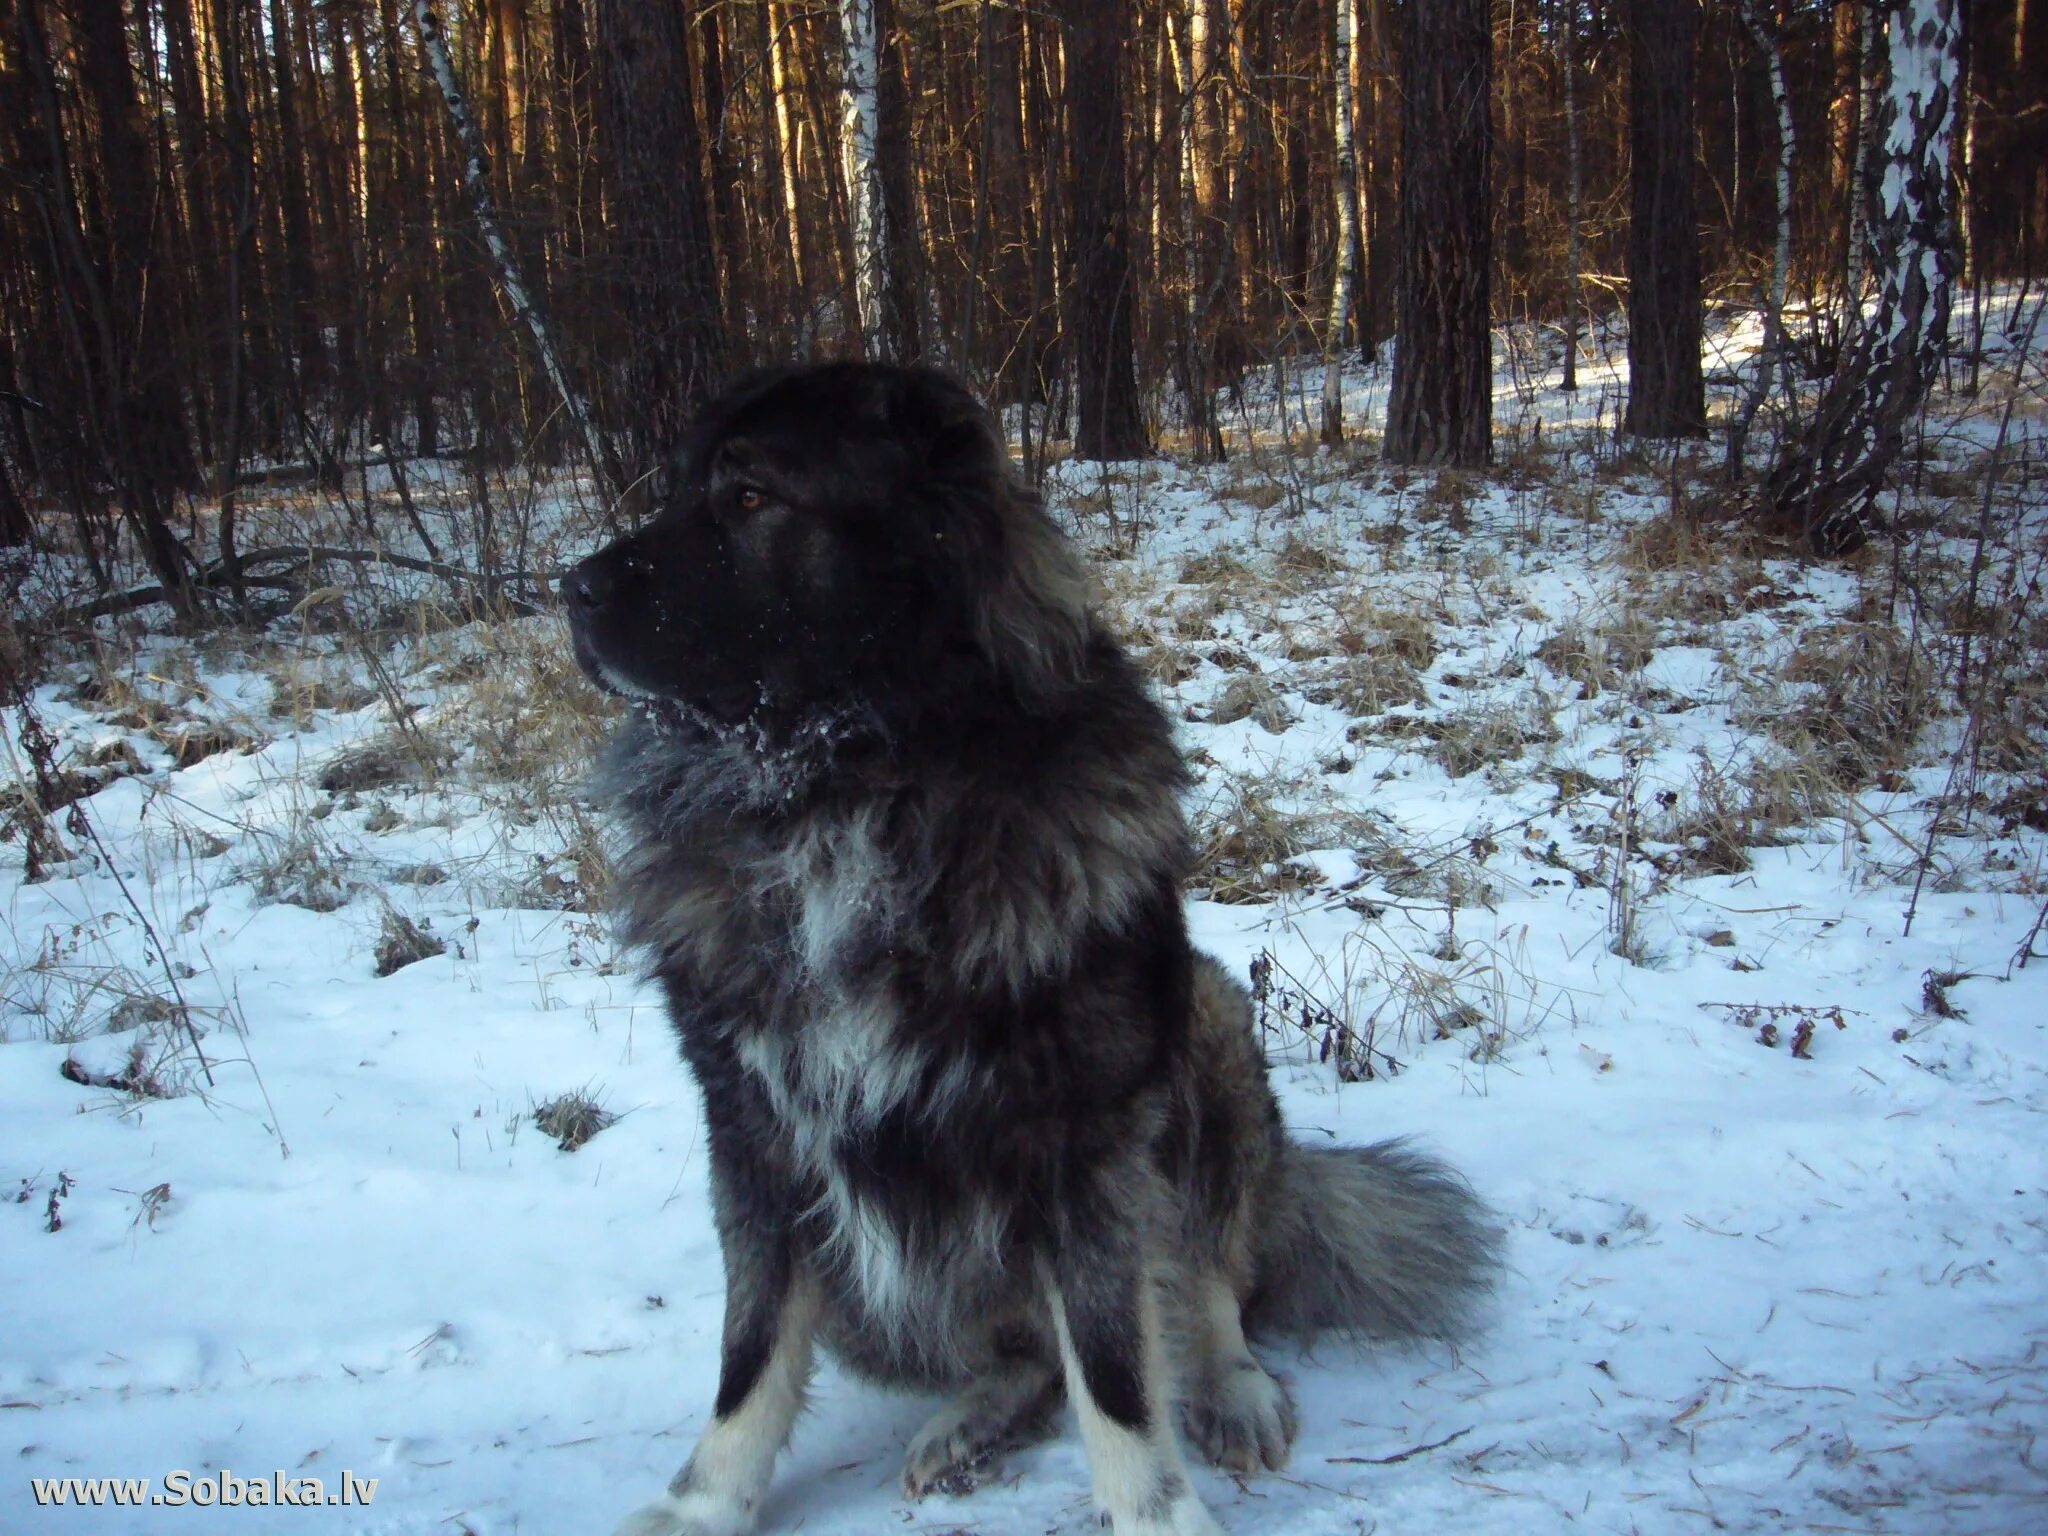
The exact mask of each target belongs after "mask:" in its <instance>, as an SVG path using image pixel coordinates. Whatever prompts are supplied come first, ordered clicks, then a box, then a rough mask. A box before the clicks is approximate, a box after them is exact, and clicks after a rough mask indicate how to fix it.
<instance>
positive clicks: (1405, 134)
mask: <svg viewBox="0 0 2048 1536" xmlns="http://www.w3.org/2000/svg"><path fill="white" fill-rule="evenodd" d="M1487 9H1488V8H1487V5H1486V3H1485V0H1433V3H1431V4H1427V5H1418V6H1414V7H1412V8H1411V9H1410V11H1409V14H1408V35H1407V38H1406V43H1405V46H1404V48H1403V49H1402V54H1401V88H1402V90H1401V94H1402V102H1401V234H1400V240H1401V270H1400V276H1399V279H1398V281H1399V293H1398V295H1397V297H1396V301H1395V308H1396V314H1395V336H1396V340H1395V349H1394V380H1393V385H1392V388H1391V391H1390V394H1389V399H1388V402H1387V438H1386V456H1387V458H1388V459H1390V460H1392V461H1393V462H1395V463H1397V464H1445V465H1450V464H1457V465H1475V464H1484V463H1486V462H1487V460H1488V458H1489V457H1491V455H1492V451H1493V334H1492V330H1491V324H1492V311H1491V308H1490V291H1491V290H1490V287H1489V282H1488V262H1489V255H1490V249H1489V244H1488V236H1489V222H1490V221H1489V217H1488V214H1489V207H1490V198H1489V189H1490V168H1489V162H1490V160H1491V158H1492V148H1493V145H1492V140H1493V128H1492V116H1491V108H1492V89H1491V81H1490V78H1489V77H1490V70H1491V68H1492V62H1493V33H1492V29H1491V27H1490V26H1489V24H1488V17H1487Z"/></svg>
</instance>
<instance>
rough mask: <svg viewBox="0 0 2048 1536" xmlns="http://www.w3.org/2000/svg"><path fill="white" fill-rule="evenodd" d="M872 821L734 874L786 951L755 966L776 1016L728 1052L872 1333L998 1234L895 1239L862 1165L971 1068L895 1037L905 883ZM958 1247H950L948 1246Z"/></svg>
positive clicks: (814, 835) (779, 850)
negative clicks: (764, 1108)
mask: <svg viewBox="0 0 2048 1536" xmlns="http://www.w3.org/2000/svg"><path fill="white" fill-rule="evenodd" d="M878 820H879V818H878V817H877V816H875V815H873V814H861V813H856V814H853V815H848V816H845V817H841V818H835V819H832V820H829V821H822V822H818V823H813V824H811V825H808V826H806V827H804V828H803V829H802V830H801V831H800V832H798V833H796V834H795V835H792V836H789V837H788V838H786V839H785V840H783V841H781V842H780V843H778V844H776V845H774V846H773V847H772V849H771V851H770V852H769V853H768V854H767V856H765V857H763V858H762V859H760V860H759V861H758V862H756V863H754V864H753V865H751V866H750V867H749V868H748V869H747V870H745V871H744V872H742V874H741V880H740V885H741V888H742V889H743V890H745V891H747V893H748V895H749V897H750V899H751V900H752V901H753V902H755V903H757V904H758V907H757V910H762V911H765V912H766V913H767V914H768V915H769V925H768V926H769V931H770V932H771V933H775V934H776V935H777V937H778V938H779V939H780V940H781V943H782V944H783V945H784V946H786V949H785V951H784V954H785V956H786V960H785V961H784V962H783V963H779V964H778V963H774V962H771V963H770V965H769V966H768V969H769V970H770V971H771V972H773V973H774V974H775V975H776V977H777V979H778V981H779V983H780V986H781V990H782V993H783V995H782V997H781V999H780V1003H781V1006H779V1007H777V1008H775V1009H773V1010H769V1011H767V1012H765V1013H764V1015H763V1018H762V1019H761V1020H760V1021H759V1022H758V1023H755V1024H753V1025H751V1026H748V1025H745V1024H743V1025H742V1026H741V1027H740V1029H739V1031H738V1033H737V1035H736V1037H735V1041H734V1043H735V1047H736V1050H737V1052H738V1055H739V1058H740V1061H741V1062H742V1064H743V1065H744V1066H745V1067H746V1069H747V1070H748V1071H749V1072H751V1073H752V1074H753V1075H754V1077H755V1078H756V1079H757V1080H758V1081H759V1083H760V1085H761V1087H762V1089H763V1090H764V1092H765V1094H766V1096H767V1099H768V1102H769V1104H770V1105H771V1106H772V1108H773V1110H774V1112H775V1117H776V1119H777V1121H778V1122H779V1124H780V1126H781V1128H782V1129H783V1131H784V1133H785V1134H786V1136H787V1138H788V1146H789V1149H790V1151H791V1153H792V1155H793V1157H794V1160H795V1162H796V1164H797V1167H798V1168H799V1170H800V1171H801V1172H802V1174H804V1175H805V1176H806V1182H807V1183H808V1184H810V1185H811V1187H812V1188H814V1189H815V1190H816V1191H817V1204H816V1206H815V1207H814V1209H813V1212H812V1214H813V1215H814V1216H815V1217H817V1218H820V1219H822V1221H823V1223H824V1225H825V1227H826V1229H827V1231H828V1232H829V1234H830V1238H829V1243H828V1250H829V1251H828V1253H827V1254H826V1255H825V1256H826V1257H827V1258H829V1259H830V1260H832V1261H833V1262H834V1263H835V1264H836V1265H837V1267H839V1268H840V1269H841V1271H842V1272H843V1275H844V1278H845V1279H846V1280H847V1281H848V1282H849V1283H850V1284H851V1285H852V1287H853V1288H854V1289H855V1290H856V1291H857V1292H858V1293H859V1295H860V1296H861V1298H862V1299H863V1301H864V1302H865V1304H866V1309H867V1310H868V1312H869V1313H870V1315H871V1316H872V1317H873V1318H874V1319H875V1320H877V1321H879V1322H882V1323H883V1324H884V1326H888V1325H889V1324H890V1323H891V1322H892V1321H893V1322H900V1323H901V1324H903V1325H905V1326H908V1325H909V1324H910V1323H911V1322H912V1321H913V1319H914V1317H915V1315H916V1314H917V1313H918V1312H919V1311H921V1310H923V1309H924V1308H926V1307H928V1306H929V1305H931V1304H933V1302H934V1300H935V1298H936V1297H937V1296H938V1295H940V1294H943V1293H944V1292H946V1291H950V1290H953V1289H955V1288H956V1287H953V1286H951V1285H943V1284H941V1281H942V1279H943V1278H944V1277H945V1276H946V1275H947V1274H948V1273H949V1272H950V1271H951V1270H952V1269H953V1268H954V1267H955V1266H957V1265H958V1264H960V1263H961V1262H963V1261H966V1260H969V1259H971V1258H974V1257H976V1256H977V1254H976V1252H975V1250H979V1252H978V1257H979V1258H980V1260H981V1261H982V1262H987V1261H989V1260H991V1259H992V1258H993V1256H994V1255H993V1247H994V1245H995V1243H996V1241H997V1234H996V1228H997V1225H998V1223H997V1222H996V1221H995V1219H994V1218H993V1217H991V1216H989V1215H988V1214H987V1213H981V1212H972V1213H963V1214H967V1215H969V1216H970V1219H969V1220H968V1221H967V1222H966V1223H965V1224H964V1225H962V1226H959V1227H952V1228H950V1229H949V1230H948V1231H947V1233H946V1237H945V1247H944V1248H943V1249H940V1248H936V1247H934V1246H932V1245H933V1243H934V1240H935V1237H936V1234H931V1233H920V1232H918V1231H914V1230H912V1229H911V1227H910V1225H909V1224H908V1223H907V1222H906V1221H905V1220H904V1219H903V1217H902V1214H901V1212H900V1211H899V1209H898V1208H897V1207H896V1206H895V1205H893V1204H892V1202H891V1201H889V1200H888V1199H887V1198H886V1197H885V1196H884V1195H883V1194H882V1193H881V1192H879V1191H878V1189H877V1186H876V1180H875V1179H874V1177H873V1176H872V1170H871V1169H867V1168H864V1167H863V1166H862V1164H863V1161H864V1159H865V1156H866V1151H865V1149H867V1148H869V1147H870V1146H872V1145H873V1142H874V1138H875V1137H876V1134H877V1132H878V1131H879V1130H880V1129H881V1128H882V1127H883V1126H884V1124H885V1122H886V1123H887V1124H888V1125H889V1126H890V1127H891V1128H892V1129H893V1130H894V1131H895V1132H896V1133H899V1134H900V1132H901V1131H902V1129H903V1128H904V1127H905V1126H917V1127H924V1128H933V1127H938V1126H940V1125H942V1124H943V1123H944V1122H946V1121H947V1119H948V1117H949V1115H950V1114H951V1113H952V1112H954V1111H956V1110H957V1109H958V1108H959V1107H960V1105H961V1103H962V1101H963V1100H964V1099H965V1098H966V1097H967V1096H969V1094H970V1093H971V1092H972V1091H973V1090H974V1088H975V1087H976V1086H977V1071H976V1069H975V1067H974V1066H973V1065H972V1064H971V1063H970V1062H969V1061H968V1060H967V1059H966V1058H965V1057H964V1056H961V1055H950V1056H949V1055H946V1054H944V1053H943V1048H942V1046H941V1045H937V1044H934V1043H932V1041H931V1038H930V1033H929V1032H928V1031H921V1030H914V1029H911V1028H908V1027H906V1024H907V1021H906V1020H905V1018H904V1017H903V1011H902V1002H901V999H900V997H899V996H898V995H897V992H896V989H895V987H894V985H893V977H892V967H891V965H890V963H889V960H890V956H891V954H892V952H893V951H894V950H895V949H896V948H897V947H898V946H906V947H909V948H912V949H917V948H919V947H920V946H921V944H922V936H921V935H920V934H919V933H917V932H916V931H915V925H916V921H917V911H918V907H919V904H920V903H919V897H920V894H921V892H920V890H919V888H918V887H919V882H918V881H917V879H916V878H915V876H914V872H913V871H909V870H906V869H904V868H903V867H901V864H900V862H899V861H898V860H897V859H896V858H894V857H892V855H891V854H890V852H889V850H888V849H887V848H886V846H885V844H884V842H883V840H882V838H881V837H880V835H879V827H878ZM963 1235H970V1236H971V1238H972V1241H970V1242H969V1243H967V1244H965V1245H963V1244H962V1243H961V1237H962V1236H963Z"/></svg>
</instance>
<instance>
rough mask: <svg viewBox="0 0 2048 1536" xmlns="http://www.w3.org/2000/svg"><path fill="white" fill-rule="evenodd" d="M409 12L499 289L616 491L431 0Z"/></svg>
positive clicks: (418, 1)
mask: <svg viewBox="0 0 2048 1536" xmlns="http://www.w3.org/2000/svg"><path fill="white" fill-rule="evenodd" d="M412 14H413V20H414V22H415V23H416V24H417V25H418V27H419V32H420V48H421V50H422V51H423V52H424V53H425V55H426V63H427V70H428V73H430V74H431V75H432V76H433V78H434V84H435V86H436V87H438V88H439V90H440V92H441V100H442V101H443V102H444V103H446V105H447V108H448V123H449V126H450V127H451V128H452V129H453V130H454V132H455V142H456V145H457V147H458V148H459V149H460V150H461V152H462V153H461V160H462V181H463V186H464V188H465V189H466V190H467V191H468V193H469V206H470V211H471V213H472V214H474V215H475V218H476V222H477V229H478V231H479V233H481V234H482V235H483V237H484V245H485V247H486V248H487V249H488V250H489V251H490V253H491V262H492V265H493V266H494V267H495V268H496V272H497V280H498V288H499V291H500V292H502V293H503V294H504V296H505V302H506V303H507V304H508V305H510V306H511V309H512V317H513V319H515V320H516V321H518V322H519V323H520V324H522V325H524V326H525V327H526V331H527V334H528V336H530V337H531V338H532V340H533V350H534V354H535V356H537V357H538V358H539V359H540V366H541V371H542V372H544V373H545V374H547V376H548V382H549V383H550V384H551V385H553V386H554V390H555V394H556V395H557V396H558V397H560V399H561V402H562V412H563V414H564V415H565V416H567V417H568V419H569V428H570V430H571V431H572V432H573V433H574V434H575V435H576V439H577V441H578V442H580V443H581V444H582V445H583V450H584V452H585V453H587V454H588V455H589V456H590V464H591V468H592V469H593V470H594V471H595V472H596V473H597V475H598V476H599V478H600V479H602V480H603V481H605V482H606V484H607V486H608V487H609V488H610V489H611V490H613V491H617V490H618V489H619V475H618V472H617V469H616V467H615V466H614V464H613V462H612V457H611V455H610V454H609V453H607V452H606V451H605V446H604V442H603V439H602V438H600V437H599V436H598V432H597V428H596V426H595V425H594V424H593V423H592V421H591V419H590V409H589V407H588V406H586V405H585V404H584V403H583V397H582V396H581V395H580V394H578V393H577V390H576V386H575V384H574V383H573V382H572V381H571V380H570V377H569V370H568V369H567V368H565V367H564V366H563V365H562V357H561V353H560V352H559V351H558V350H557V348H556V346H555V339H554V335H553V333H552V332H551V331H550V330H549V329H548V323H547V317H546V316H545V315H544V314H542V313H541V309H540V305H539V303H538V301H537V299H536V298H535V296H534V295H533V293H532V292H531V290H529V289H528V288H527V286H526V282H525V279H523V278H522V277H521V276H520V275H519V263H518V262H517V260H515V259H514V257H513V255H512V245H511V242H510V241H509V240H507V239H506V238H505V230H504V226H503V225H502V224H500V223H499V221H498V206H497V201H496V199H495V198H493V197H492V196H491V180H490V158H489V156H488V155H487V154H486V153H485V150H484V139H483V134H482V133H481V132H480V131H479V130H478V128H477V124H476V119H475V117H474V116H472V115H471V113H470V110H469V100H468V98H467V97H466V96H464V95H463V92H462V85H461V83H460V82H459V81H458V80H457V79H456V78H455V65H454V63H453V61H452V60H451V59H450V58H449V56H448V40H447V37H446V35H445V34H444V33H443V32H442V30H441V18H440V17H439V16H438V15H436V14H435V12H434V7H433V5H432V3H431V0H413V8H412Z"/></svg>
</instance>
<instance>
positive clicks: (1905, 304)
mask: <svg viewBox="0 0 2048 1536" xmlns="http://www.w3.org/2000/svg"><path fill="white" fill-rule="evenodd" d="M1959 9H1960V7H1959V5H1958V4H1957V0H1884V4H1883V11H1884V21H1885V26H1886V37H1887V43H1888V48H1887V52H1888V54H1889V57H1890V65H1889V78H1888V80H1887V83H1886V86H1885V89H1884V91H1883V93H1882V95H1881V96H1880V97H1879V98H1878V100H1877V102H1876V109H1875V114H1874V121H1873V122H1872V123H1871V125H1870V126H1871V128H1872V130H1873V140H1872V142H1873V148H1872V153H1873V155H1875V156H1877V157H1878V170H1879V173H1880V174H1879V177H1878V184H1877V195H1876V198H1875V201H1874V205H1873V207H1872V209H1871V222H1870V233H1871V255H1872V267H1873V276H1874V278H1875V279H1876V282H1877V294H1876V297H1875V301H1874V308H1873V310H1872V312H1871V314H1870V315H1869V317H1868V318H1867V319H1866V320H1865V321H1864V323H1863V324H1862V325H1861V326H1860V327H1859V328H1858V329H1857V331H1856V332H1855V334H1854V335H1853V336H1852V337H1851V338H1850V339H1849V341H1848V342H1847V343H1846V344H1845V345H1844V346H1843V348H1842V351H1841V354H1840V356H1839V358H1838V360H1837V362H1836V365H1835V371H1834V373H1833V375H1832V376H1831V377H1830V378H1829V380H1828V383H1827V386H1826V388H1825V389H1824V390H1823V392H1822V394H1821V399H1820V403H1819V405H1818V406H1817V407H1816V408H1815V411H1814V414H1813V419H1812V420H1811V421H1810V422H1809V423H1808V424H1807V426H1806V430H1805V431H1804V432H1803V433H1802V434H1801V435H1800V436H1799V437H1797V438H1796V439H1794V440H1792V441H1789V442H1788V443H1786V444H1785V445H1784V447H1783V448H1782V449H1781V450H1780V452H1779V456H1778V459H1777V462H1776V463H1775V464H1774V465H1773V466H1772V468H1771V472H1770V474H1769V476H1768V478H1767V479H1766V482H1765V486H1764V508H1763V511H1764V515H1765V518H1766V520H1767V521H1768V522H1769V523H1770V524H1771V525H1773V526H1775V527H1778V528H1781V529H1785V530H1788V531H1793V532H1797V533H1799V534H1801V535H1803V536H1804V538H1805V540H1806V542H1807V544H1808V546H1809V547H1810V548H1812V549H1813V550H1814V552H1815V553H1817V554H1821V555H1836V554H1843V553H1846V552H1848V551H1850V550H1853V549H1855V548H1857V547H1859V546H1860V545H1862V544H1863V543H1864V542H1865V541H1866V540H1867V539H1868V538H1869V536H1870V532H1871V530H1872V528H1873V527H1874V526H1875V525H1876V522H1877V513H1876V502H1877V496H1878V493H1879V491H1880V490H1881V489H1882V488H1883V486H1884V484H1885V480H1886V477H1887V475H1888V473H1889V471H1890V470H1891V468H1892V466H1893V464H1894V463H1895V462H1896V461H1897V459H1898V457H1899V454H1900V451H1901V449H1902V448H1903V447H1904V444H1905V433H1906V426H1907V423H1908V422H1910V421H1911V420H1912V418H1913V416H1914V415H1915V413H1917V412H1918V410H1919V409H1920V406H1921V404H1922V403H1923V402H1924V401H1925V399H1926V397H1927V390H1928V386H1929V385H1930V384H1931V383H1932V382H1933V379H1934V373H1935V370H1936V369H1937V368H1938V367H1939V366H1940V362H1941V355H1942V350H1943V348H1944V347H1945V346H1946V344H1947V340H1948V320H1949V306H1950V301H1951V294H1950V290H1951V286H1952V284H1953V281H1954V275H1955V253H1954V248H1953V233H1954V232H1953V228H1952V210H1951V205H1950V180H1949V142H1950V137H1951V133H1952V130H1953V126H1954V121H1955V89H1956V78H1957V64H1958V58H1957V47H1958V33H1959V26H1958V22H1959V20H1960V17H1959V14H1958V13H1959Z"/></svg>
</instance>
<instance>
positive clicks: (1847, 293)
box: [1842, 0, 1883, 346]
mask: <svg viewBox="0 0 2048 1536" xmlns="http://www.w3.org/2000/svg"><path fill="white" fill-rule="evenodd" d="M1882 9H1883V6H1882V5H1881V4H1880V3H1879V0H1866V3H1865V4H1864V6H1863V15H1862V17H1861V18H1860V20H1859V22H1858V25H1857V45H1856V46H1857V49H1858V55H1857V59H1858V62H1857V66H1856V68H1857V84H1856V92H1857V107H1856V155H1855V159H1854V161H1853V163H1852V165H1851V167H1850V172H1849V239H1848V249H1847V250H1846V251H1845V252H1844V257H1843V265H1842V301H1843V304H1844V306H1845V309H1846V313H1845V314H1844V316H1843V327H1842V334H1843V345H1844V346H1846V345H1847V344H1848V335H1849V332H1851V331H1853V330H1855V329H1856V327H1857V326H1858V325H1859V324H1860V323H1861V321H1862V318H1863V268H1864V261H1865V256H1866V253H1867V251H1868V249H1869V245H1870V147H1871V142H1872V140H1873V139H1875V138H1876V136H1877V122H1876V119H1877V80H1878V71H1877V18H1878V13H1879V12H1880V11H1881V10H1882Z"/></svg>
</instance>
